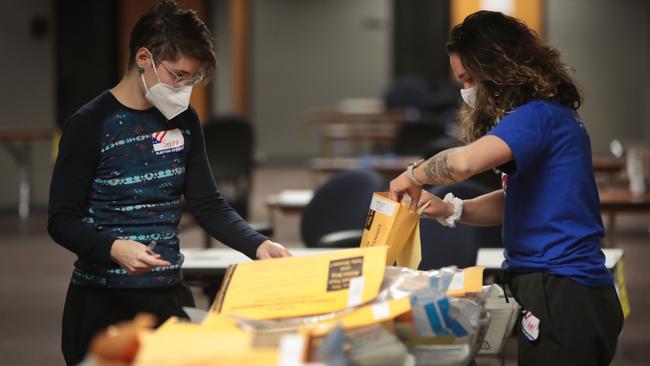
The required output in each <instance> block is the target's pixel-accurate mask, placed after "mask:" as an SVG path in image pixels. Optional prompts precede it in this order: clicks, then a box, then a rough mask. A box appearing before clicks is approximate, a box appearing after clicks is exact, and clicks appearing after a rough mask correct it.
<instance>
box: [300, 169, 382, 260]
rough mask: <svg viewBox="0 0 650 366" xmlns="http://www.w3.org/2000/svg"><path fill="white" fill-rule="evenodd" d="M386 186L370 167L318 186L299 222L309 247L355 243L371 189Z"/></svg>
mask: <svg viewBox="0 0 650 366" xmlns="http://www.w3.org/2000/svg"><path fill="white" fill-rule="evenodd" d="M385 189H386V182H385V181H384V179H383V178H382V176H381V175H380V174H379V173H377V172H375V171H372V170H352V171H345V172H342V173H339V174H337V175H335V176H333V177H332V178H331V179H329V180H328V181H327V182H325V183H324V184H323V185H321V186H320V187H318V188H317V189H316V191H315V192H314V196H313V198H312V200H311V201H310V202H309V204H308V205H307V206H306V207H305V209H304V211H303V214H302V220H301V223H300V232H301V236H302V240H303V242H304V243H305V245H306V246H308V247H333V248H346V247H358V246H359V244H360V243H361V236H362V235H363V226H364V223H365V220H366V217H367V215H368V209H369V207H370V201H371V200H372V194H373V192H378V191H383V190H385Z"/></svg>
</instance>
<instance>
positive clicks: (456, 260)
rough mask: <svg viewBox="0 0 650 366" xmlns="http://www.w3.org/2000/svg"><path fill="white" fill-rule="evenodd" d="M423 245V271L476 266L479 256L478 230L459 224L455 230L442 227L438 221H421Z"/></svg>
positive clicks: (421, 264) (421, 263)
mask: <svg viewBox="0 0 650 366" xmlns="http://www.w3.org/2000/svg"><path fill="white" fill-rule="evenodd" d="M420 241H421V245H422V261H421V262H420V265H419V266H418V269H421V270H431V269H438V268H441V267H446V266H451V265H456V266H458V267H459V268H466V267H471V266H473V265H475V264H476V257H477V255H478V248H479V245H478V229H477V228H476V227H473V226H469V225H463V224H458V225H456V227H455V228H453V229H452V228H448V227H445V226H442V225H440V224H439V223H438V222H437V221H436V220H432V219H421V220H420Z"/></svg>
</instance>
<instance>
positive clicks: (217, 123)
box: [203, 116, 255, 218]
mask: <svg viewBox="0 0 650 366" xmlns="http://www.w3.org/2000/svg"><path fill="white" fill-rule="evenodd" d="M203 134H204V136H205V147H206V152H207V155H208V160H209V163H210V168H211V170H212V174H213V176H214V180H215V182H216V183H217V185H218V186H219V189H220V190H221V192H222V193H223V195H224V198H225V199H226V201H227V202H228V203H229V204H230V205H231V206H232V207H233V208H234V209H235V210H236V211H237V212H238V213H239V214H240V215H241V216H242V217H244V218H245V217H247V216H248V206H249V196H250V191H251V189H252V188H251V185H252V184H251V183H252V180H251V175H252V170H253V165H254V160H253V151H254V143H255V141H254V133H253V127H252V126H251V124H250V123H249V122H248V120H247V119H246V118H244V117H240V116H219V117H216V118H213V119H211V120H210V121H208V123H206V125H205V126H204V128H203Z"/></svg>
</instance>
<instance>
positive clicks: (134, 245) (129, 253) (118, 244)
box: [111, 239, 171, 276]
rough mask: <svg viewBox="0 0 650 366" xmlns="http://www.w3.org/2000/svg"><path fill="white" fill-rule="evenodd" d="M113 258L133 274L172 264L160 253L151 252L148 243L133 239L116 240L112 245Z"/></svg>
mask: <svg viewBox="0 0 650 366" xmlns="http://www.w3.org/2000/svg"><path fill="white" fill-rule="evenodd" d="M111 258H112V259H113V261H115V262H116V263H117V264H119V265H120V267H122V268H124V270H126V271H127V272H128V273H129V274H130V275H132V276H136V275H139V274H142V273H145V272H149V271H151V270H152V269H154V268H158V267H167V266H171V263H169V262H167V261H166V260H162V259H160V254H150V253H149V252H147V246H146V245H144V244H142V243H139V242H137V241H133V240H119V239H118V240H115V241H114V242H113V245H112V246H111Z"/></svg>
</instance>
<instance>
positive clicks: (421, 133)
mask: <svg viewBox="0 0 650 366" xmlns="http://www.w3.org/2000/svg"><path fill="white" fill-rule="evenodd" d="M444 133H445V131H444V130H443V129H442V128H440V127H439V126H437V125H435V124H430V123H424V122H406V123H403V124H402V125H401V126H400V128H399V131H398V132H397V138H396V139H395V144H394V146H393V151H394V152H395V153H396V154H398V155H418V156H423V157H424V155H425V154H426V152H427V149H428V146H429V145H430V144H431V142H432V141H435V140H436V139H438V138H440V136H443V135H444Z"/></svg>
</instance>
